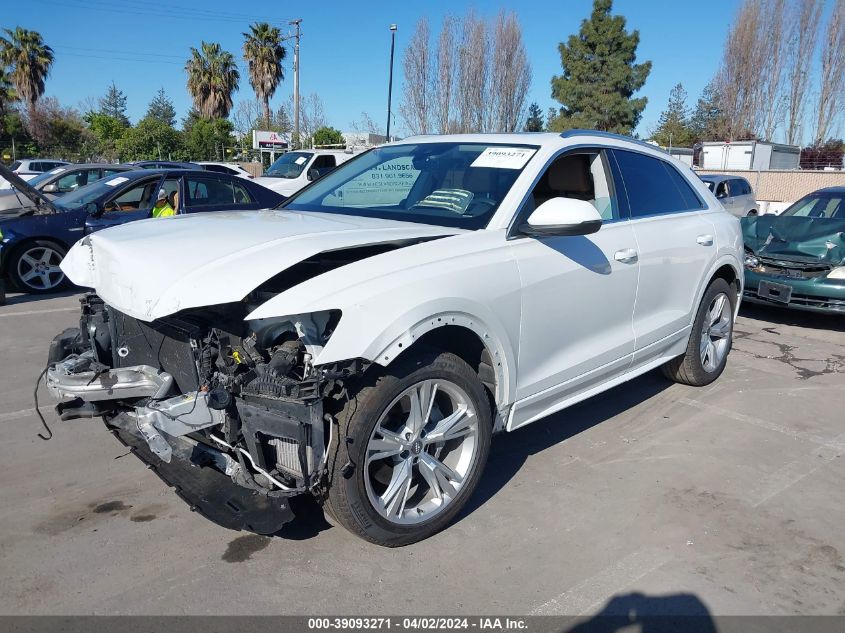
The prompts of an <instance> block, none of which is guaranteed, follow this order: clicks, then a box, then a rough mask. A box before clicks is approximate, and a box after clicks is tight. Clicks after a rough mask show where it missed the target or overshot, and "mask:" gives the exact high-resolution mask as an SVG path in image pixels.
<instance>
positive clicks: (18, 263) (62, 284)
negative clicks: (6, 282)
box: [8, 240, 70, 294]
mask: <svg viewBox="0 0 845 633" xmlns="http://www.w3.org/2000/svg"><path fill="white" fill-rule="evenodd" d="M39 252H41V253H47V252H51V253H55V256H51V260H52V263H55V264H58V263H60V262H61V260H63V259H64V257H65V255H67V249H66V248H65V247H64V246H62V245H61V244H59V243H58V242H53V241H52V240H33V241H31V242H27V243H26V244H22V245H21V246H20V247H18V248H16V249H15V251H14V252H13V253H12V256H11V257H10V258H9V263H8V272H9V279H10V280H11V281H12V283H13V284H14V285H15V287H16V288H17V289H18V290H20V291H21V292H28V293H30V294H48V293H51V292H59V291H61V290H65V289H66V288H68V287H69V286H70V281H68V278H67V277H65V274H64V273H62V272H61V271H59V273H51V274H49V275H47V277H46V278H44V277H41V276H39V277H37V278H35V279H25V277H24V276H25V274H26V272H27V271H28V270H31V268H32V267H31V265H30V264H28V263H27V261H26V260H25V258H26V257H27V256H29V257H32V254H33V253H36V254H37V253H39ZM22 271H23V272H24V275H22V274H21V272H22Z"/></svg>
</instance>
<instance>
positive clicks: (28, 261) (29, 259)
mask: <svg viewBox="0 0 845 633" xmlns="http://www.w3.org/2000/svg"><path fill="white" fill-rule="evenodd" d="M61 263H62V254H61V253H60V252H59V251H57V250H55V249H53V248H50V247H49V246H33V247H31V248H29V249H27V250H26V251H24V252H23V253H22V254H21V256H20V258H18V266H17V274H18V275H17V276H18V279H19V280H20V281H21V283H23V284H24V285H25V286H27V287H28V288H29V289H32V290H52V289H53V288H56V287H58V286H59V285H60V284H61V283H62V281H64V278H65V274H64V272H62V269H61V268H59V264H61Z"/></svg>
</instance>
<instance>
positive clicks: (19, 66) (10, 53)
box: [0, 27, 53, 112]
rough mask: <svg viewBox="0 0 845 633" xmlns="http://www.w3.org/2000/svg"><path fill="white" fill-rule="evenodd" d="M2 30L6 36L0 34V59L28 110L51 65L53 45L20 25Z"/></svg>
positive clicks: (34, 100)
mask: <svg viewBox="0 0 845 633" xmlns="http://www.w3.org/2000/svg"><path fill="white" fill-rule="evenodd" d="M3 31H4V32H5V33H6V37H0V62H2V64H3V65H4V66H8V67H9V69H10V72H9V78H10V79H11V81H12V84H13V85H14V87H15V91H16V92H17V95H18V97H19V98H20V99H22V100H23V101H24V103H26V105H27V107H28V108H29V110H30V112H31V111H32V110H33V108H34V107H35V102H36V101H38V98H39V97H40V96H41V95H43V94H44V81H45V80H46V79H47V75H48V74H49V73H50V67H51V66H52V65H53V49H52V48H50V47H49V46H47V45H46V44H45V43H44V40H43V38H42V37H41V34H40V33H38V32H37V31H28V30H26V29H22V28H21V27H16V28H15V30H14V31H13V30H11V29H3Z"/></svg>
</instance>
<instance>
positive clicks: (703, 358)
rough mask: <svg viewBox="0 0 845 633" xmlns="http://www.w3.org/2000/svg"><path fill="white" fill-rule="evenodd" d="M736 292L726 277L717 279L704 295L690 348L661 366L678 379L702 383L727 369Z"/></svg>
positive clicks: (697, 383) (716, 376) (731, 340)
mask: <svg viewBox="0 0 845 633" xmlns="http://www.w3.org/2000/svg"><path fill="white" fill-rule="evenodd" d="M735 308H736V292H734V290H733V288H732V287H731V285H730V284H728V282H727V281H725V280H724V279H714V280H713V281H712V282H711V283H710V285H709V286H708V287H707V290H706V291H705V292H704V297H703V298H702V299H701V305H699V307H698V313H697V314H696V316H695V321H694V322H693V324H692V333H691V334H690V338H689V343H687V350H686V352H685V353H684V354H683V355H682V356H678V357H677V358H673V359H672V360H670V361H669V362H668V363H666V364H665V365H663V367H662V368H661V369H662V370H663V374H664V375H665V376H666V377H667V378H669V379H671V380H674V381H675V382H680V383H683V384H685V385H691V386H693V387H703V386H704V385H709V384H710V383H711V382H713V381H714V380H716V379H717V378H718V377H719V376H720V375H721V374H722V372H723V371H724V370H725V365H727V362H728V352H730V351H731V343H732V342H733V325H734V314H735Z"/></svg>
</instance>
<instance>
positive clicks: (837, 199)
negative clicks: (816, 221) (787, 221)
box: [781, 191, 845, 220]
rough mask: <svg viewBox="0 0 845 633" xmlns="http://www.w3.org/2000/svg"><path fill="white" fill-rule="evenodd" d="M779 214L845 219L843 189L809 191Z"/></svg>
mask: <svg viewBox="0 0 845 633" xmlns="http://www.w3.org/2000/svg"><path fill="white" fill-rule="evenodd" d="M781 215H782V216H795V217H803V218H834V219H837V220H845V191H842V192H816V193H811V194H810V195H809V196H805V197H803V198H801V199H800V200H799V201H798V202H796V203H795V204H793V205H792V206H791V207H789V208H788V209H787V210H786V211H784V212H783V213H781Z"/></svg>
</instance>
